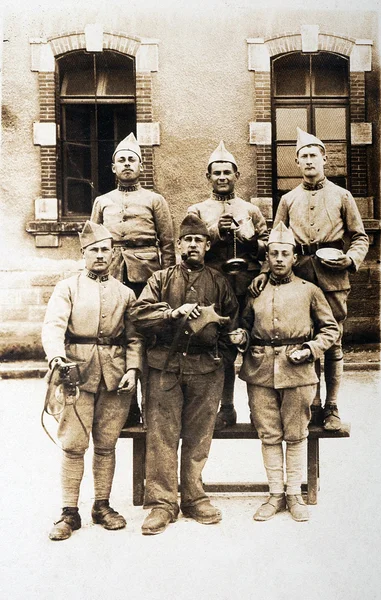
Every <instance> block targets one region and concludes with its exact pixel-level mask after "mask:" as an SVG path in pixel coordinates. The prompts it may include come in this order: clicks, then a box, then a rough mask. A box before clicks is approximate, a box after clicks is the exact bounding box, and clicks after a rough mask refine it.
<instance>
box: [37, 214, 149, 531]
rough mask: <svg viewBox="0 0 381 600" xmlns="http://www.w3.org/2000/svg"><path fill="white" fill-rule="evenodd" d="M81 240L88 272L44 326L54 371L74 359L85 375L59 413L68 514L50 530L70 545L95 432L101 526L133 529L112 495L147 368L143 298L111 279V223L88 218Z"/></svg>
mask: <svg viewBox="0 0 381 600" xmlns="http://www.w3.org/2000/svg"><path fill="white" fill-rule="evenodd" d="M80 242H81V248H82V253H83V257H84V259H85V264H86V269H85V270H84V271H82V272H81V273H80V274H78V275H74V276H73V277H70V278H69V279H64V280H63V281H60V282H59V283H58V284H57V285H56V287H55V289H54V291H53V294H52V296H51V298H50V300H49V304H48V307H47V311H46V316H45V320H44V324H43V327H42V343H43V346H44V350H45V352H46V355H47V358H48V362H49V367H50V368H51V369H52V370H53V369H55V368H57V369H59V370H60V369H65V365H67V363H68V362H74V363H76V364H77V365H78V367H79V370H80V375H81V377H80V383H79V391H78V398H75V399H73V398H71V399H70V398H67V401H66V402H64V403H63V405H62V409H61V412H60V414H59V416H57V420H58V423H59V425H58V439H59V440H60V442H61V444H62V449H63V455H62V467H61V485H62V505H63V509H62V514H61V517H60V519H59V520H58V521H57V522H56V523H55V524H54V527H53V529H52V531H51V532H50V535H49V537H50V539H51V540H65V539H67V538H68V537H70V535H71V533H72V531H74V530H76V529H79V528H80V527H81V517H80V515H79V513H78V498H79V488H80V485H81V481H82V477H83V470H84V454H85V451H86V450H87V448H88V446H89V437H90V433H92V437H93V443H94V457H93V475H94V491H95V501H94V505H93V509H92V518H93V521H94V523H98V524H100V525H102V526H103V527H104V528H105V529H121V528H122V527H125V526H126V521H125V519H124V517H122V515H120V514H118V513H117V512H116V511H114V510H113V509H112V508H111V507H110V505H109V497H110V492H111V486H112V481H113V477H114V470H115V445H116V442H117V440H118V437H119V434H120V431H121V429H122V427H123V424H124V422H125V420H126V417H127V415H128V411H129V408H130V399H131V395H132V394H133V393H134V391H135V387H136V380H137V376H138V374H139V373H140V372H141V369H142V341H141V339H140V336H138V335H137V334H136V332H135V329H134V327H133V325H132V324H131V321H130V319H129V310H130V308H131V305H132V304H133V302H134V301H135V294H134V292H133V291H132V290H130V289H129V288H128V287H126V286H124V285H123V284H121V283H120V282H119V281H117V280H116V279H114V277H111V275H110V274H109V267H110V264H111V262H112V257H113V248H112V236H111V233H110V232H109V231H107V229H106V228H105V227H104V226H103V225H97V224H95V223H92V222H90V221H87V222H86V224H85V226H84V229H83V231H82V234H80ZM57 389H58V388H57Z"/></svg>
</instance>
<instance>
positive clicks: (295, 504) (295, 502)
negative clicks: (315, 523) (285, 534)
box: [286, 494, 309, 521]
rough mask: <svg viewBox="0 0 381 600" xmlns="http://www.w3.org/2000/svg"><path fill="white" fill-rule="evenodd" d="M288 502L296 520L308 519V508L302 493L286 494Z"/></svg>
mask: <svg viewBox="0 0 381 600" xmlns="http://www.w3.org/2000/svg"><path fill="white" fill-rule="evenodd" d="M286 502H287V506H288V510H289V511H290V513H291V516H292V518H293V519H294V521H308V519H309V515H308V508H307V506H306V504H305V503H304V500H303V498H302V496H301V495H300V494H297V495H295V496H286Z"/></svg>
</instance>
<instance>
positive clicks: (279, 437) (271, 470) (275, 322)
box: [239, 223, 339, 520]
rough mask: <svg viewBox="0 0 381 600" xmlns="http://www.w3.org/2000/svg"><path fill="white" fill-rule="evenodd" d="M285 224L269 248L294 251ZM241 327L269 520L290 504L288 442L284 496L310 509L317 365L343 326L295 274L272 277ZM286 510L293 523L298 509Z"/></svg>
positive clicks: (261, 516) (262, 515)
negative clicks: (309, 447) (304, 496)
mask: <svg viewBox="0 0 381 600" xmlns="http://www.w3.org/2000/svg"><path fill="white" fill-rule="evenodd" d="M280 225H281V226H282V228H281V227H280V226H279V227H277V228H275V229H274V230H273V232H272V234H270V238H269V251H270V247H271V243H272V242H273V241H274V242H275V241H279V240H280V243H279V245H280V244H288V247H289V248H293V246H292V245H290V240H289V239H287V238H286V239H285V235H289V234H288V232H286V233H285V232H284V230H285V229H286V228H284V226H283V223H280ZM290 234H291V244H292V243H293V239H292V233H291V232H290ZM242 324H243V327H244V328H245V329H246V330H247V332H248V334H249V348H248V350H247V351H246V353H245V355H244V359H243V365H242V368H241V371H240V374H239V377H240V378H241V379H243V380H244V381H246V383H247V390H248V397H249V405H250V411H251V416H252V420H253V423H254V425H255V427H256V429H257V431H258V435H259V438H260V440H261V441H262V452H263V458H264V464H265V468H266V472H267V476H268V481H269V488H270V494H271V497H270V501H268V502H266V503H265V505H264V506H263V507H260V509H259V511H258V513H256V515H255V516H254V518H255V519H256V520H267V518H271V516H274V514H275V512H277V511H278V510H281V509H282V508H284V507H285V499H284V481H283V449H282V441H283V440H284V441H285V442H287V449H286V473H287V492H286V493H287V498H289V497H292V498H293V502H295V503H296V507H297V508H296V510H297V511H303V510H304V511H306V509H305V506H304V505H303V501H302V500H301V497H300V486H301V481H302V465H303V463H302V460H303V456H305V441H306V438H307V436H308V423H309V421H310V418H311V410H310V407H311V404H312V402H313V400H314V397H315V393H316V384H317V382H318V378H317V375H316V371H315V368H314V361H315V360H316V359H318V358H320V357H321V356H323V353H324V352H325V351H327V350H328V349H329V347H330V346H331V345H332V344H333V343H334V342H335V341H336V339H337V337H338V335H339V329H338V325H337V323H336V321H335V319H334V317H333V315H332V311H331V309H330V307H329V304H328V303H327V301H326V299H325V298H324V295H323V293H322V291H321V290H320V289H319V288H318V287H317V286H315V285H313V284H312V283H309V282H307V281H305V280H302V279H300V278H299V277H296V276H295V275H294V274H293V273H292V271H291V272H290V273H289V274H288V275H287V276H284V277H283V278H277V277H275V276H274V275H273V274H270V279H269V282H268V284H267V285H266V287H265V288H264V290H263V291H262V293H261V294H260V295H259V296H258V297H257V298H250V299H249V300H248V303H247V305H246V307H245V310H244V313H243V318H242ZM306 348H308V349H309V350H310V353H311V354H310V357H309V358H308V359H307V360H303V362H300V363H297V364H295V362H293V361H292V358H290V356H291V357H292V356H293V353H294V352H296V351H301V350H303V349H306ZM295 498H297V500H295ZM271 502H274V505H275V507H276V510H274V509H273V505H272V504H271ZM290 502H291V500H290ZM289 507H290V510H291V514H292V515H293V516H294V518H295V513H294V512H293V511H294V510H295V509H294V507H292V508H291V506H290V505H289ZM269 509H270V512H267V511H269ZM307 515H308V513H307V514H306V512H304V514H302V518H299V517H300V515H299V516H298V513H296V520H306V519H307V518H308V516H307Z"/></svg>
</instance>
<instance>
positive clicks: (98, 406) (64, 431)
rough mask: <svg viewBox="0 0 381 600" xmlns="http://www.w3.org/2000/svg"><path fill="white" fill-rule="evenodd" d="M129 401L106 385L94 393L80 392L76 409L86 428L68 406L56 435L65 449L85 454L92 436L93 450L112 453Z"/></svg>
mask: <svg viewBox="0 0 381 600" xmlns="http://www.w3.org/2000/svg"><path fill="white" fill-rule="evenodd" d="M130 402H131V395H130V394H117V392H116V391H112V392H108V391H107V389H106V387H105V384H104V383H103V382H101V384H100V386H99V388H98V392H97V393H95V394H92V393H90V392H85V391H80V394H79V397H78V399H77V401H76V403H75V408H76V410H77V413H78V415H79V417H80V419H81V421H82V424H83V427H82V425H81V422H80V421H79V419H78V417H77V415H76V414H75V410H74V406H73V404H66V406H65V407H64V410H63V412H62V413H61V414H60V415H59V418H58V422H59V425H58V432H57V434H58V439H59V440H60V442H61V444H62V448H63V450H65V451H66V452H72V453H75V454H84V453H85V451H86V450H87V448H88V447H89V439H90V433H92V437H93V443H94V448H96V449H99V450H102V451H109V450H113V449H114V448H115V446H116V442H117V441H118V437H119V434H120V432H121V430H122V427H123V425H124V423H125V421H126V418H127V415H128V412H129V410H130Z"/></svg>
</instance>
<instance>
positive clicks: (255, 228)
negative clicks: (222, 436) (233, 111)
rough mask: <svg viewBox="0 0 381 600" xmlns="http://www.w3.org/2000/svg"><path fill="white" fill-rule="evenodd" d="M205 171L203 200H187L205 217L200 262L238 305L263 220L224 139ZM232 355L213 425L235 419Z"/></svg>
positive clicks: (263, 231)
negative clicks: (220, 277)
mask: <svg viewBox="0 0 381 600" xmlns="http://www.w3.org/2000/svg"><path fill="white" fill-rule="evenodd" d="M206 177H207V179H208V181H209V182H210V183H211V186H212V194H211V196H210V198H208V199H207V200H204V201H203V202H199V203H198V204H193V205H192V206H190V207H189V208H188V213H195V214H196V215H197V216H198V217H200V219H202V220H203V221H204V223H205V225H206V227H207V229H208V232H209V237H210V244H211V248H210V250H209V251H208V252H207V254H206V257H205V262H206V264H207V265H209V266H210V267H213V268H214V269H217V270H218V271H220V272H222V273H225V274H226V275H227V277H228V279H229V281H230V283H231V284H232V287H233V289H234V291H235V293H236V296H237V299H238V302H239V305H240V309H241V311H242V308H243V306H244V303H245V298H246V292H247V288H248V286H249V284H250V283H251V280H252V278H253V277H254V276H255V275H256V273H258V271H259V270H260V263H259V262H258V261H259V260H263V259H264V256H265V248H266V241H267V238H268V233H267V227H266V221H265V219H264V218H263V216H262V214H261V212H260V210H259V208H258V207H257V206H254V205H253V204H251V203H250V202H246V201H245V200H242V198H239V197H238V196H237V195H236V193H235V191H234V190H235V184H236V182H237V181H238V179H239V177H240V172H239V171H238V166H237V163H236V160H235V158H234V156H233V155H232V154H230V152H228V151H227V150H226V148H225V145H224V142H223V141H221V142H220V143H219V145H218V147H217V148H216V149H215V150H214V152H212V154H211V156H210V158H209V162H208V172H207V174H206ZM241 269H242V270H241ZM229 273H235V274H229ZM235 357H236V353H235V351H233V352H232V353H231V359H230V364H228V365H227V367H226V369H225V383H224V390H223V394H222V400H221V409H220V412H219V413H218V415H217V419H216V429H223V428H224V427H227V426H231V425H235V423H236V421H237V413H236V411H235V408H234V380H235V370H234V359H235Z"/></svg>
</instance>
